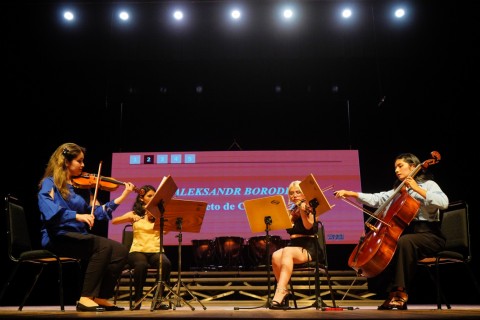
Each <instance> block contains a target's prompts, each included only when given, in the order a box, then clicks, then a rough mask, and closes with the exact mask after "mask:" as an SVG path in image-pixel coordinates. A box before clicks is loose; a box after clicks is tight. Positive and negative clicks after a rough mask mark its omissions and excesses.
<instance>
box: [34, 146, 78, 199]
mask: <svg viewBox="0 0 480 320" xmlns="http://www.w3.org/2000/svg"><path fill="white" fill-rule="evenodd" d="M85 151H86V149H85V148H84V147H81V146H79V145H77V144H75V143H72V142H67V143H64V144H62V145H60V146H59V147H58V148H57V149H56V150H55V151H54V152H53V153H52V155H51V156H50V159H49V160H48V163H47V167H46V168H45V172H44V174H43V177H42V179H41V180H40V183H39V184H38V187H39V188H41V186H42V182H43V180H45V179H46V178H48V177H52V178H53V183H54V184H55V187H57V189H58V191H59V192H60V194H61V195H62V197H63V198H64V199H66V200H67V199H68V198H69V197H70V190H69V189H68V186H67V180H68V177H67V162H71V161H72V160H73V159H75V158H77V157H78V155H79V154H80V153H83V154H84V155H85Z"/></svg>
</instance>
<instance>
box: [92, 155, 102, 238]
mask: <svg viewBox="0 0 480 320" xmlns="http://www.w3.org/2000/svg"><path fill="white" fill-rule="evenodd" d="M100 172H102V161H100V164H99V165H98V175H97V182H96V183H95V192H94V193H93V201H92V211H91V212H90V215H91V216H92V217H93V218H94V219H95V203H96V202H97V194H98V186H99V185H100ZM90 229H92V228H90Z"/></svg>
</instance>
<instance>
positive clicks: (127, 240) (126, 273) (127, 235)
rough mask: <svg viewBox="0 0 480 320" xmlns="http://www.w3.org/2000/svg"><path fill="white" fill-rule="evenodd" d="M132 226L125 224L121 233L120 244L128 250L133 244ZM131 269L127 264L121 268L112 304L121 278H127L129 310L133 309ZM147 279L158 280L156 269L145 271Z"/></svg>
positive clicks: (117, 294)
mask: <svg viewBox="0 0 480 320" xmlns="http://www.w3.org/2000/svg"><path fill="white" fill-rule="evenodd" d="M132 227H133V226H132V225H131V224H127V225H125V227H124V228H123V232H122V244H123V245H125V246H126V247H127V248H128V250H130V247H131V246H132V243H133V230H132ZM133 270H134V269H133V268H132V266H130V265H129V264H126V265H125V267H124V268H123V271H122V274H121V275H120V277H119V279H118V281H117V285H116V287H115V295H114V296H113V303H114V304H116V303H117V300H118V297H119V293H120V284H121V281H122V278H128V284H129V307H130V310H132V309H133V308H134V301H133ZM147 277H152V278H155V281H156V279H157V278H158V268H150V267H149V268H148V269H147Z"/></svg>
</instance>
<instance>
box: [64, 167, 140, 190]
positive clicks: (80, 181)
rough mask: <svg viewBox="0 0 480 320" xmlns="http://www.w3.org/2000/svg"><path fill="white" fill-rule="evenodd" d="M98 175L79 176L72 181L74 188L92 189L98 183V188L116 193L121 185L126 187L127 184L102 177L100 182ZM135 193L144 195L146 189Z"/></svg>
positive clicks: (83, 174) (82, 174)
mask: <svg viewBox="0 0 480 320" xmlns="http://www.w3.org/2000/svg"><path fill="white" fill-rule="evenodd" d="M97 177H98V175H96V174H94V173H87V172H82V173H81V174H80V175H79V176H77V177H74V178H73V179H72V183H73V186H74V187H75V188H79V189H91V188H95V187H96V185H97V182H98V187H99V188H100V189H102V190H105V191H115V190H117V188H118V186H119V185H125V182H123V181H119V180H116V179H114V178H110V177H103V176H100V180H99V181H97V180H98V179H97ZM133 190H134V191H135V192H137V193H139V194H140V195H143V194H144V193H145V190H144V189H138V188H134V189H133Z"/></svg>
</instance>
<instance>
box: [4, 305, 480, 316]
mask: <svg viewBox="0 0 480 320" xmlns="http://www.w3.org/2000/svg"><path fill="white" fill-rule="evenodd" d="M119 305H122V306H125V307H127V303H126V302H123V301H122V302H120V303H119ZM150 305H151V304H150V303H144V305H143V306H142V309H141V310H136V311H130V310H128V309H126V310H125V311H115V312H101V313H95V312H77V311H76V310H75V306H71V305H69V306H66V307H65V311H63V312H62V311H60V308H59V306H35V307H31V306H26V307H24V309H23V310H22V311H18V310H17V309H18V307H17V306H5V307H0V319H22V318H23V319H26V318H32V319H33V318H36V319H39V318H48V319H51V318H63V319H73V318H107V319H126V318H127V319H128V318H142V319H150V318H162V319H193V318H196V319H233V320H235V319H479V318H480V305H452V309H450V310H448V309H442V310H437V309H436V305H433V304H432V305H409V307H408V310H405V311H398V310H391V311H379V310H376V307H377V305H376V304H375V305H372V303H369V304H357V305H351V306H350V307H351V310H341V311H324V310H322V309H316V308H309V309H302V310H270V309H267V308H265V307H264V306H263V304H262V303H258V302H255V303H254V302H252V301H249V302H247V303H246V302H239V301H228V302H226V301H224V302H219V301H215V302H213V301H212V302H205V303H204V305H205V307H206V309H205V310H204V309H203V307H202V306H201V305H200V304H199V303H197V302H191V305H192V306H193V307H194V310H192V309H191V308H190V307H188V306H186V305H184V306H182V307H177V308H176V310H154V311H150ZM342 306H343V307H346V305H342ZM235 307H239V308H240V310H234V308H235ZM251 307H255V309H242V308H251ZM444 308H445V307H444Z"/></svg>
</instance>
